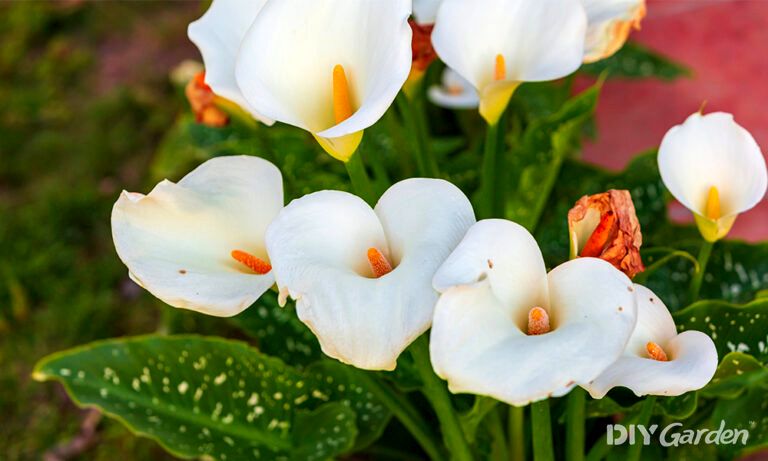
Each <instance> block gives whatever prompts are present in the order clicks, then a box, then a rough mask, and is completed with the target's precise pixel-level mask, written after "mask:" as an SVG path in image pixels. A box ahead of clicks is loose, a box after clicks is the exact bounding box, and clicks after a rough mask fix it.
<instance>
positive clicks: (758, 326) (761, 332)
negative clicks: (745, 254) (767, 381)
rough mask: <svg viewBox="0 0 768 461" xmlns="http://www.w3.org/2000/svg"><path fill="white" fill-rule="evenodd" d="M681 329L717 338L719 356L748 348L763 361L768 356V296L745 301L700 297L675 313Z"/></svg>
mask: <svg viewBox="0 0 768 461" xmlns="http://www.w3.org/2000/svg"><path fill="white" fill-rule="evenodd" d="M673 317H674V319H675V323H676V324H677V329H678V330H679V331H686V330H698V331H702V332H704V333H706V334H708V335H709V336H710V337H711V338H712V340H713V341H714V342H715V346H716V347H717V355H718V357H724V356H725V355H726V354H728V353H729V352H746V353H748V354H751V355H752V356H754V357H755V358H756V359H757V360H759V361H760V362H765V361H766V360H768V334H766V328H765V325H766V321H768V299H766V298H758V299H757V300H755V301H753V302H751V303H749V304H744V305H738V304H730V303H727V302H725V301H699V302H697V303H695V304H692V305H690V306H688V307H687V308H685V309H683V310H682V311H679V312H676V313H674V314H673Z"/></svg>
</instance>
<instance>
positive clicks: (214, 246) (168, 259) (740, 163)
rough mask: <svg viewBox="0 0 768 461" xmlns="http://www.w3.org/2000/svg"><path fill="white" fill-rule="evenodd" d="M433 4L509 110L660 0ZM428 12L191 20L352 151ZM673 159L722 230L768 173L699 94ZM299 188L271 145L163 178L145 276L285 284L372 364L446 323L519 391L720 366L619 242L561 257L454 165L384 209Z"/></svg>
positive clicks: (397, 83)
mask: <svg viewBox="0 0 768 461" xmlns="http://www.w3.org/2000/svg"><path fill="white" fill-rule="evenodd" d="M414 9H415V12H416V19H417V21H420V22H432V21H436V26H435V29H434V32H433V38H432V39H433V42H434V45H435V49H436V51H437V53H438V55H439V56H440V57H441V58H442V59H443V60H444V61H445V62H446V63H447V64H448V65H449V66H450V68H452V69H454V70H452V71H449V72H451V74H448V77H447V80H446V81H447V86H453V85H454V84H455V83H456V82H458V83H457V84H458V86H460V87H461V88H462V90H461V91H460V92H456V91H449V93H451V94H450V96H452V97H457V96H459V95H460V94H459V93H461V92H465V90H466V91H469V88H472V89H473V91H474V90H476V91H477V94H479V106H480V112H481V113H482V114H483V116H484V117H485V118H486V120H487V121H488V122H489V123H491V124H493V123H495V121H497V120H498V116H499V115H500V114H501V112H502V111H503V109H504V107H505V106H506V104H507V102H508V100H509V97H510V96H511V94H512V91H514V88H515V87H516V86H517V85H518V84H519V83H520V82H523V81H536V80H548V79H554V78H558V77H561V76H563V75H566V74H568V73H571V72H572V71H574V70H575V69H576V68H577V67H578V66H579V65H580V64H581V63H582V62H583V61H585V60H587V61H589V60H594V59H596V57H600V56H605V55H607V54H610V53H612V52H614V51H615V50H616V49H617V48H618V46H620V44H621V43H623V41H624V39H625V38H626V34H627V33H628V31H629V26H631V25H632V24H635V22H636V21H638V20H639V18H640V17H642V15H643V14H644V4H643V2H642V1H628V0H622V1H618V0H617V1H597V0H589V1H587V0H585V1H584V2H580V1H578V0H546V1H545V0H541V1H523V0H474V1H468V0H444V1H442V2H415V3H414ZM410 15H411V2H410V1H407V0H358V1H355V2H351V1H348V0H272V1H251V0H243V1H235V0H214V2H213V5H212V6H211V8H210V10H209V11H208V12H207V13H206V14H205V15H204V16H203V17H202V18H201V19H200V20H199V21H197V22H195V23H193V24H192V25H191V26H190V29H189V33H190V37H191V38H192V39H193V41H194V42H195V43H196V44H197V45H198V46H199V48H200V49H201V51H202V53H203V57H204V60H205V64H206V70H207V76H206V82H207V83H208V84H209V85H210V86H211V87H212V88H213V90H214V91H215V92H216V93H217V94H219V95H221V96H224V97H226V98H228V99H230V100H231V101H234V102H236V103H238V104H240V105H241V106H242V107H243V108H245V109H247V110H248V111H250V112H251V113H252V114H253V115H254V116H255V117H258V118H259V119H260V120H263V121H264V122H265V123H271V121H272V120H278V121H282V122H285V123H289V124H292V125H295V126H298V127H300V128H303V129H306V130H308V131H310V132H312V133H313V134H314V136H315V137H316V138H317V139H318V141H320V143H321V145H323V147H324V148H325V149H326V150H327V151H329V152H330V153H331V154H332V155H334V156H335V157H337V158H340V159H342V160H345V161H346V160H347V159H348V158H349V156H350V155H351V154H352V153H353V152H354V150H355V149H356V147H357V143H359V142H360V137H361V136H362V131H363V130H364V129H365V128H367V127H369V126H370V125H372V124H373V123H375V122H376V120H378V118H380V117H381V116H382V114H383V113H384V112H385V111H386V110H387V108H388V107H389V105H390V104H391V102H392V100H393V99H394V97H395V96H396V94H397V93H398V92H399V91H400V89H401V87H402V85H403V83H404V82H405V80H406V78H407V77H408V74H409V71H410V67H411V29H410V27H409V26H408V22H407V19H408V17H409V16H410ZM435 18H436V19H435ZM553 31H554V32H556V33H553ZM585 43H586V45H585ZM617 43H618V46H617ZM523 45H524V46H523ZM453 72H455V74H454V73H453ZM435 93H436V94H438V93H439V91H438V92H435ZM442 96H445V95H442ZM442 96H441V95H438V96H437V98H440V97H442ZM457 101H458V100H456V99H453V100H452V102H453V103H456V104H458V103H457ZM470 103H471V100H468V99H466V98H465V99H464V100H463V102H461V104H462V105H463V106H468V105H471V104H470ZM659 166H660V169H661V174H662V178H663V180H664V181H665V183H666V185H667V187H668V188H669V190H670V191H671V192H672V193H673V195H675V197H676V198H678V199H679V200H680V201H681V202H682V203H683V204H684V205H686V206H687V207H688V208H690V209H691V210H692V211H693V212H694V213H695V216H696V219H697V223H698V224H699V226H700V228H701V230H702V233H703V235H704V236H705V237H706V238H708V239H709V240H715V239H718V238H721V237H723V236H724V235H725V234H727V232H728V230H729V229H730V227H731V225H732V224H733V221H734V219H735V217H736V215H737V214H738V213H741V212H743V211H745V210H747V209H749V208H751V207H752V206H754V205H755V204H756V203H757V202H758V201H759V200H760V199H761V198H762V196H763V195H764V193H765V190H766V167H765V163H764V160H763V157H762V154H761V152H760V149H759V147H758V146H757V144H756V143H755V142H754V140H753V139H752V137H751V136H750V135H749V133H748V132H747V131H746V130H744V129H743V128H741V127H740V126H738V125H737V124H736V123H735V122H734V121H733V119H732V117H731V116H730V115H728V114H723V113H714V114H710V115H706V116H705V115H701V114H699V113H697V114H694V115H692V116H691V117H689V118H688V120H686V122H685V123H684V124H683V125H681V126H677V127H675V128H673V129H672V130H670V132H669V133H668V134H667V135H666V137H665V138H664V140H663V142H662V145H661V149H660V152H659ZM283 202H284V201H283V188H282V177H281V174H280V172H279V170H278V169H277V168H276V167H275V166H274V165H272V164H271V163H269V162H268V161H266V160H263V159H260V158H257V157H247V156H232V157H219V158H214V159H212V160H209V161H207V162H205V163H204V164H202V165H201V166H199V167H198V168H197V169H195V170H194V171H192V172H191V173H189V174H188V175H187V176H186V177H184V178H183V179H182V180H181V181H179V182H178V183H172V182H169V181H163V182H161V183H160V184H158V185H157V186H156V187H155V189H154V190H153V191H152V192H150V193H149V194H148V195H142V194H138V193H129V192H124V193H123V194H122V196H121V197H120V199H119V200H118V201H117V203H116V204H115V207H114V210H113V214H112V231H113V236H114V242H115V246H116V248H117V252H118V254H119V256H120V258H121V259H122V260H123V262H124V263H125V264H126V265H127V266H128V269H129V271H130V275H131V277H132V278H133V280H135V281H136V282H137V283H138V284H140V285H141V286H143V287H144V288H146V289H147V290H148V291H150V292H151V293H152V294H154V295H155V296H157V297H158V298H160V299H161V300H163V301H164V302H166V303H168V304H170V305H172V306H175V307H180V308H186V309H192V310H195V311H199V312H203V313H206V314H211V315H217V316H233V315H236V314H238V313H240V312H241V311H243V310H244V309H246V308H247V307H248V306H250V305H251V304H253V303H254V302H255V301H256V300H257V299H258V298H259V297H260V296H261V295H262V294H264V293H265V292H266V291H267V290H269V289H270V287H272V286H273V285H275V284H276V285H277V289H278V290H279V293H280V301H281V303H285V301H286V300H287V298H288V297H291V298H293V299H294V300H296V310H297V314H298V317H299V318H300V319H301V321H302V322H304V323H305V324H306V325H307V326H308V327H309V328H310V329H311V330H312V332H313V333H314V334H315V335H316V336H317V338H318V340H319V342H320V345H321V347H322V350H323V352H324V353H325V354H327V355H328V356H330V357H333V358H336V359H338V360H340V361H342V362H345V363H348V364H351V365H354V366H356V367H359V368H364V369H371V370H379V369H382V370H391V369H394V368H395V366H396V363H397V358H398V356H399V355H400V354H401V353H402V352H403V350H405V348H406V347H408V345H409V344H410V343H411V342H413V341H414V340H415V339H416V338H417V337H419V336H420V335H421V334H423V333H424V332H425V331H426V330H428V329H429V328H430V327H431V328H432V332H431V343H430V352H431V360H432V364H433V367H434V369H435V371H436V373H437V374H438V375H439V376H441V377H442V378H444V379H446V380H447V381H448V384H449V387H450V389H451V390H452V391H454V392H469V393H475V394H482V395H489V396H493V397H495V398H497V399H499V400H501V401H504V402H508V403H510V404H514V405H523V404H526V403H528V402H531V401H536V400H541V399H544V398H547V397H549V396H560V395H563V394H565V393H567V392H568V391H569V390H571V389H572V388H573V387H575V386H582V387H584V388H585V389H587V390H588V391H589V392H590V393H591V394H592V396H593V397H595V398H600V397H602V396H603V395H605V394H606V392H608V390H609V389H611V388H612V387H615V386H625V387H628V388H630V389H632V390H633V391H634V392H635V393H636V394H638V395H645V394H657V395H679V394H681V393H684V392H686V391H689V390H693V389H698V388H701V387H702V386H704V385H705V384H706V383H707V382H708V381H709V379H710V378H711V377H712V375H713V374H714V372H715V369H716V367H717V351H716V349H715V346H714V344H713V342H712V340H711V339H710V338H709V337H708V336H707V335H705V334H703V333H699V332H694V331H686V332H683V333H681V334H678V333H677V330H676V327H675V324H674V322H673V320H672V316H671V315H670V313H669V311H668V310H667V308H666V307H665V305H664V303H663V301H662V300H661V299H659V298H658V297H657V296H656V295H655V294H653V293H652V292H651V291H650V290H649V289H648V288H645V287H643V286H640V285H636V284H633V283H632V281H631V280H630V279H629V277H627V276H626V275H625V274H624V273H622V272H621V271H620V270H618V269H616V268H615V267H614V266H613V265H611V264H610V263H608V262H606V261H604V260H602V259H599V258H591V257H581V258H576V259H574V260H571V261H569V262H566V263H564V264H562V265H560V266H558V267H555V268H554V269H552V270H551V271H549V272H547V270H546V268H545V264H544V260H543V257H542V254H541V251H540V249H539V247H538V245H537V243H536V241H535V240H534V238H533V236H531V235H530V233H529V232H528V231H527V230H525V229H524V228H523V227H521V226H520V225H518V224H516V223H514V222H511V221H506V220H498V219H489V220H482V221H479V222H475V214H474V211H473V208H472V206H471V204H470V202H469V200H468V199H467V198H466V197H465V195H464V194H463V193H462V192H461V191H460V190H459V189H458V188H457V187H455V186H454V185H452V184H451V183H449V182H447V181H444V180H441V179H424V178H414V179H407V180H404V181H401V182H398V183H396V184H395V185H393V186H392V187H391V188H390V189H389V190H387V191H386V192H385V193H384V194H383V195H382V196H381V198H380V200H379V201H378V203H377V204H376V206H375V207H373V208H371V207H370V206H369V205H368V204H367V203H366V202H364V201H363V200H362V199H360V198H359V197H357V196H355V195H352V194H350V193H346V192H341V191H320V192H315V193H312V194H309V195H306V196H304V197H302V198H298V199H296V200H293V201H292V202H291V203H289V204H288V205H287V206H285V207H284V206H283V204H284V203H283ZM595 225H596V223H595ZM592 231H594V227H593V228H592V229H591V230H589V232H592ZM577 237H578V236H577Z"/></svg>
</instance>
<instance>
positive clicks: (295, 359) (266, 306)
mask: <svg viewBox="0 0 768 461" xmlns="http://www.w3.org/2000/svg"><path fill="white" fill-rule="evenodd" d="M230 321H231V322H232V323H234V324H235V325H237V326H238V327H239V328H240V329H242V330H243V331H244V332H245V333H246V334H248V335H249V336H251V337H252V338H253V339H255V340H256V343H257V345H258V348H259V350H260V351H262V352H264V353H265V354H267V355H271V356H275V357H278V358H280V359H281V360H283V361H284V362H285V363H287V364H289V365H291V366H294V367H297V368H303V367H305V366H307V365H309V364H311V363H313V362H315V361H317V360H318V359H320V358H321V356H322V354H321V353H320V345H319V344H318V342H317V339H316V338H315V335H313V334H312V332H311V331H310V330H309V328H307V327H306V326H305V325H304V324H303V323H301V321H300V320H299V319H298V317H297V316H296V310H295V309H294V306H293V303H289V304H288V305H286V306H285V307H280V306H279V305H278V303H277V295H276V294H275V293H273V292H267V293H264V295H262V296H261V298H259V300H258V301H256V303H255V304H254V305H252V306H251V307H249V308H248V309H246V310H245V311H243V312H242V313H241V314H239V315H237V316H235V317H232V318H231V319H230Z"/></svg>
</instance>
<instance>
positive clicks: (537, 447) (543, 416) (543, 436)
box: [531, 399, 555, 461]
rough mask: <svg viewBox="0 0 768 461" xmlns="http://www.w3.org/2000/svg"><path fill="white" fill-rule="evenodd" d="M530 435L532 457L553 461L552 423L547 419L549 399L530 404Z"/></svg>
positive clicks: (536, 459)
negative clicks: (531, 439)
mask: <svg viewBox="0 0 768 461" xmlns="http://www.w3.org/2000/svg"><path fill="white" fill-rule="evenodd" d="M531 436H532V438H533V459H534V460H535V461H553V460H554V459H555V453H554V448H553V446H552V423H551V422H550V419H549V399H546V400H540V401H538V402H534V403H532V404H531Z"/></svg>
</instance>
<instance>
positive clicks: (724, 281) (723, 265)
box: [643, 232, 768, 310]
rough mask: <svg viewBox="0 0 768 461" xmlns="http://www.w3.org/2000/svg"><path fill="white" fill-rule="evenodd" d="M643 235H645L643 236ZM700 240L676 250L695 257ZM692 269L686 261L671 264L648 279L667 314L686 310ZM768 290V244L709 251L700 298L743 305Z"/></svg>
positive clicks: (725, 245)
mask: <svg viewBox="0 0 768 461" xmlns="http://www.w3.org/2000/svg"><path fill="white" fill-rule="evenodd" d="M643 234H644V235H645V232H644V233H643ZM700 242H701V239H700V238H697V239H696V240H694V241H693V242H691V241H684V242H681V243H678V244H677V245H676V246H677V247H678V248H681V249H683V250H686V251H688V252H689V253H692V254H696V253H697V252H698V250H699V247H700V245H701V243H700ZM692 275H693V268H692V266H691V264H690V263H688V262H686V261H681V260H677V261H673V262H671V264H669V265H667V266H665V267H662V268H660V269H659V270H658V271H656V272H655V273H654V274H653V275H651V276H650V277H649V279H648V287H649V288H651V289H652V290H653V291H654V292H656V294H658V295H659V296H660V297H661V298H662V299H663V300H664V302H665V303H666V304H667V306H669V307H670V309H671V310H676V309H678V308H679V307H682V306H686V305H687V304H688V303H689V302H690V300H689V298H688V288H689V286H690V283H691V276H692ZM766 288H768V243H760V244H749V243H745V242H738V241H728V240H725V241H720V242H717V243H716V244H715V246H714V248H713V249H712V255H711V256H710V258H709V263H708V264H707V267H706V270H705V272H704V281H703V283H702V286H701V293H700V298H702V299H723V300H726V301H729V302H732V303H744V302H749V301H752V300H753V299H755V298H756V297H757V295H758V293H759V292H760V291H761V290H765V289H766Z"/></svg>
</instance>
